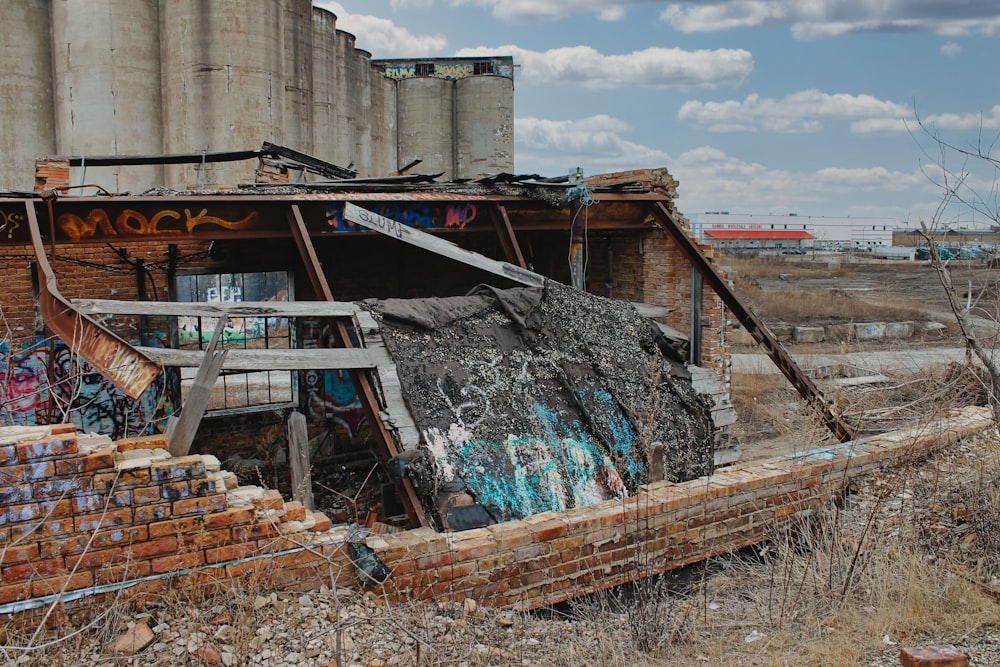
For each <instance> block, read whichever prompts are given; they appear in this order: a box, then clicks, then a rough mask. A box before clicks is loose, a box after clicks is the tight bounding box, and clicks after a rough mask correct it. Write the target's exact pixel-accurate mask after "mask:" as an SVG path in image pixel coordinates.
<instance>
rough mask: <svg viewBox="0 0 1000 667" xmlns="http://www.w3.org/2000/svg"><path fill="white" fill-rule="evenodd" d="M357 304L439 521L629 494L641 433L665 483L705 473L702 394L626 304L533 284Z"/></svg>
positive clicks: (642, 453)
mask: <svg viewBox="0 0 1000 667" xmlns="http://www.w3.org/2000/svg"><path fill="white" fill-rule="evenodd" d="M367 305H368V306H369V307H370V308H371V309H372V312H373V314H374V316H375V317H376V318H377V319H378V320H380V323H381V328H382V334H383V337H384V339H385V342H386V346H387V348H388V349H389V352H390V354H391V355H392V357H393V360H394V362H395V363H396V367H397V372H398V375H399V377H400V382H401V385H402V389H403V394H404V396H405V398H406V401H407V403H408V405H409V408H410V411H411V413H412V415H413V418H414V421H415V422H416V424H417V426H418V427H419V429H420V431H421V434H422V439H421V440H422V442H421V445H420V448H421V451H420V453H419V454H418V455H416V456H410V458H409V460H408V461H407V463H406V474H407V475H408V476H409V477H410V478H411V480H412V481H413V484H414V486H415V487H416V488H417V491H418V493H419V495H420V496H421V499H422V502H423V503H424V504H425V506H426V507H427V509H429V510H433V511H435V513H437V514H438V516H439V517H441V520H442V523H443V524H445V527H451V528H455V527H457V526H458V525H459V524H460V527H462V528H466V527H471V525H470V524H469V523H468V521H467V519H468V517H470V516H473V517H479V518H478V519H473V520H472V525H475V524H479V525H483V524H485V523H489V522H493V521H496V522H500V521H504V520H508V519H519V518H524V517H526V516H530V515H532V514H537V513H539V512H543V511H548V510H552V511H560V510H564V509H568V508H571V507H580V506H585V505H590V504H593V503H596V502H600V501H602V500H608V499H610V498H615V497H624V496H625V495H629V494H632V493H634V492H635V491H636V489H637V488H638V486H639V485H641V484H643V483H645V482H647V481H649V473H648V471H649V468H650V465H649V464H650V461H649V456H650V453H651V452H652V451H653V448H652V446H651V445H653V443H662V445H663V458H664V461H663V469H664V470H665V477H666V478H667V479H669V480H670V481H684V480H688V479H692V478H695V477H698V476H700V475H704V474H707V473H709V472H710V471H711V466H712V460H713V427H712V422H711V417H710V411H709V410H710V408H709V405H708V403H707V402H706V400H705V399H703V398H702V397H701V396H699V395H697V394H696V393H695V391H694V390H693V388H692V386H691V380H690V374H689V373H688V371H687V369H686V368H685V367H684V366H683V365H682V364H680V363H678V362H677V361H675V360H673V359H671V358H669V356H668V354H665V351H666V352H671V350H670V349H669V348H668V347H667V346H666V345H665V343H664V341H663V340H662V338H661V339H659V340H658V338H657V336H658V330H657V329H656V328H655V326H654V325H653V323H652V322H650V321H649V320H647V319H645V318H643V317H642V316H640V315H639V314H638V313H637V312H636V311H635V308H634V307H633V306H632V305H631V304H629V303H626V302H622V301H614V300H611V299H605V298H602V297H599V296H595V295H592V294H588V293H586V292H581V291H578V290H575V289H572V288H570V287H567V286H565V285H561V284H559V283H555V282H552V281H546V283H545V286H544V287H542V288H514V289H508V290H499V289H494V288H490V287H479V288H477V289H476V290H474V291H473V292H472V293H471V294H469V295H467V296H464V297H450V298H432V299H387V300H383V301H375V302H369V303H368V304H367ZM460 515H461V516H460ZM462 517H465V518H462Z"/></svg>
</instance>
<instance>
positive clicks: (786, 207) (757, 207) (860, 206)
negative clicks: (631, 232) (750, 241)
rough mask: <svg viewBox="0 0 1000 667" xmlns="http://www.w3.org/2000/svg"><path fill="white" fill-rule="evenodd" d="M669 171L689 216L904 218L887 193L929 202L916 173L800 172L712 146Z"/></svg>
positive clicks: (835, 169) (686, 157) (870, 169)
mask: <svg viewBox="0 0 1000 667" xmlns="http://www.w3.org/2000/svg"><path fill="white" fill-rule="evenodd" d="M667 168H668V169H669V170H670V173H671V175H673V176H674V178H676V179H677V180H678V181H679V182H680V187H679V190H678V192H679V195H680V198H679V199H678V207H679V208H680V210H681V211H682V212H683V213H685V214H686V215H692V214H696V213H700V212H703V211H718V210H731V211H743V212H748V213H788V212H799V213H803V214H806V215H848V214H850V215H890V216H891V215H896V216H902V215H903V214H904V213H905V211H904V210H902V209H901V208H899V209H895V210H892V209H887V207H886V206H885V197H884V196H883V194H884V193H886V192H895V193H903V194H904V195H905V193H907V192H911V191H912V192H913V193H914V194H913V196H914V200H916V199H917V198H918V197H926V194H925V193H924V192H923V191H924V190H925V189H926V188H927V186H928V184H927V179H926V177H925V176H924V175H923V174H922V173H920V171H919V170H918V169H914V171H912V172H900V171H893V170H890V169H886V168H884V167H859V168H841V167H825V168H820V169H817V170H813V171H801V172H797V171H790V170H786V169H776V168H773V167H769V166H767V165H765V164H762V163H759V162H745V161H743V160H740V159H739V158H736V157H733V156H731V155H727V154H726V153H724V152H723V151H721V150H719V149H717V148H714V147H710V146H703V147H700V148H696V149H693V150H690V151H687V152H685V153H683V154H681V155H679V156H678V157H677V159H676V160H675V161H674V162H672V163H668V164H667ZM890 211H892V212H890Z"/></svg>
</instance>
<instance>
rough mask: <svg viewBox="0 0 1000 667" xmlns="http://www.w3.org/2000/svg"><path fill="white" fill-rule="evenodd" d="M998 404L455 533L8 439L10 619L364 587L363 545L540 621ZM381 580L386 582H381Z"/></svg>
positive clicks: (756, 536)
mask: <svg viewBox="0 0 1000 667" xmlns="http://www.w3.org/2000/svg"><path fill="white" fill-rule="evenodd" d="M993 425H994V422H993V419H992V415H991V413H990V410H989V409H988V408H975V407H973V408H966V409H964V410H962V411H959V412H955V413H952V414H950V415H949V416H947V417H945V418H942V419H940V420H938V421H937V422H936V423H935V424H933V425H930V426H927V425H924V426H921V427H919V428H913V429H906V430H902V431H896V432H892V433H886V434H882V435H881V436H876V437H872V438H868V439H866V440H864V441H856V442H851V443H844V444H838V445H834V446H831V447H825V448H821V449H817V450H813V451H807V452H803V453H801V454H797V455H794V456H782V457H776V458H773V459H767V460H764V461H757V462H753V463H747V464H740V465H737V466H734V467H731V468H727V469H724V470H722V471H719V472H716V473H715V474H713V475H711V476H707V477H702V478H699V479H696V480H692V481H690V482H684V483H681V484H671V483H669V482H657V483H654V484H649V485H647V486H644V487H641V488H640V489H639V492H638V493H637V494H636V496H634V497H632V498H629V499H627V500H625V501H621V500H611V501H606V502H602V503H598V504H595V505H591V506H589V507H581V508H576V509H572V510H568V511H565V512H559V513H554V512H545V513H542V514H538V515H534V516H530V517H528V518H526V519H524V520H520V521H509V522H505V523H502V524H497V525H493V526H489V527H487V528H478V529H474V530H468V531H463V532H456V533H436V532H434V531H433V530H431V529H428V528H420V529H416V530H409V531H404V532H400V533H395V534H384V535H379V534H365V533H364V532H358V531H357V529H356V528H348V527H346V526H333V527H331V526H330V525H329V521H328V520H327V519H326V517H324V516H323V515H321V514H316V513H310V512H308V511H306V510H305V508H303V507H302V506H301V505H300V504H298V503H289V502H284V501H283V500H282V499H281V497H280V496H279V495H278V494H276V493H275V492H273V491H265V490H264V489H260V488H256V487H249V488H248V487H231V486H230V485H231V483H234V480H233V478H232V475H231V474H230V473H227V472H225V471H223V470H219V469H216V465H217V461H215V460H214V457H202V456H187V457H181V458H175V459H171V458H167V457H165V456H163V454H162V453H158V452H157V451H156V448H158V447H162V446H163V445H164V441H163V439H162V438H161V437H159V436H154V437H151V438H141V439H131V440H126V441H122V442H118V443H117V444H115V445H112V444H102V443H99V442H98V443H93V442H88V439H87V438H78V437H77V436H76V435H75V434H74V433H72V427H69V428H67V427H65V426H56V427H54V428H53V431H52V433H51V435H42V436H34V437H28V438H27V439H24V438H23V437H21V438H13V437H11V436H9V435H5V436H2V437H0V503H2V507H0V618H4V619H6V620H15V621H24V622H31V621H32V620H33V619H35V618H37V617H38V615H39V614H41V613H43V612H44V610H46V609H47V608H48V607H49V606H51V605H55V607H56V611H57V614H56V616H60V615H64V614H69V615H71V616H72V615H83V616H85V615H88V614H90V615H92V614H93V613H94V610H95V609H96V608H97V607H99V606H100V605H103V604H107V603H108V601H109V600H111V599H113V598H114V597H115V596H117V595H119V594H122V595H124V596H125V597H130V596H140V597H141V596H147V595H162V594H164V593H166V592H168V591H170V590H172V589H173V590H186V591H188V593H189V594H198V593H199V592H205V591H212V590H219V589H220V588H222V587H227V586H233V585H238V586H246V587H248V588H250V589H251V590H255V589H256V588H279V589H296V590H305V589H314V588H319V587H320V586H322V585H326V586H331V585H337V586H359V585H363V583H361V582H362V580H361V579H360V578H359V576H361V575H359V574H358V572H357V568H356V567H355V565H354V564H353V562H352V561H351V558H350V555H349V546H348V545H349V544H350V543H352V542H356V543H361V542H364V544H365V546H366V547H367V548H369V549H372V550H373V551H374V553H375V554H377V555H378V557H379V558H380V559H381V560H382V561H383V562H384V564H385V565H386V566H387V567H388V569H389V571H390V575H389V577H388V579H387V580H386V581H385V582H384V584H382V586H383V587H384V592H385V593H386V595H387V596H388V598H389V599H390V600H397V601H398V600H403V599H412V598H434V599H441V598H449V599H455V600H461V599H464V598H472V599H476V600H479V601H481V602H483V603H485V604H490V605H505V606H511V607H517V608H525V609H526V608H535V607H539V606H541V605H545V604H552V603H556V602H559V601H562V600H566V599H569V598H572V597H574V596H578V595H581V594H585V593H589V592H592V591H595V590H599V589H603V588H607V587H610V586H613V585H616V584H620V583H624V582H627V581H630V580H635V579H638V578H642V577H646V576H650V575H653V574H656V573H659V572H662V571H665V570H668V569H671V568H676V567H680V566H681V565H684V564H687V563H691V562H694V561H698V560H702V559H704V558H707V557H709V556H712V555H714V554H719V553H724V552H728V551H732V550H734V549H737V548H739V547H742V546H745V545H748V544H753V543H756V542H759V541H761V540H762V539H765V538H766V537H767V536H768V535H769V534H770V532H771V531H772V530H774V529H775V528H776V527H778V526H780V525H781V524H783V523H784V522H786V521H788V520H789V519H790V518H791V517H792V516H794V515H795V514H796V513H797V512H799V511H801V510H804V509H807V508H812V507H817V506H819V505H821V504H824V503H827V502H829V501H830V500H831V499H832V498H835V497H836V496H837V495H839V494H841V493H842V492H843V490H844V489H845V487H846V485H847V484H848V483H849V481H850V480H851V479H853V478H854V477H857V476H859V475H866V474H872V473H874V472H877V471H878V470H880V469H882V468H883V467H885V466H886V465H889V464H892V463H896V462H899V461H901V460H903V459H905V458H909V457H914V456H920V455H923V454H926V453H927V452H929V451H931V450H932V449H934V448H936V447H938V446H941V445H942V444H945V443H949V442H954V441H955V440H956V439H958V438H960V437H962V436H964V435H967V434H970V433H975V432H978V431H982V430H985V429H987V428H991V427H993ZM365 581H368V583H373V582H371V581H370V580H367V579H365Z"/></svg>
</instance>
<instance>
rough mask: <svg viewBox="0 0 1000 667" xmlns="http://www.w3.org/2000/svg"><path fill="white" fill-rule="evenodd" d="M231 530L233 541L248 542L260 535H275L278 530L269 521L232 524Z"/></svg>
mask: <svg viewBox="0 0 1000 667" xmlns="http://www.w3.org/2000/svg"><path fill="white" fill-rule="evenodd" d="M231 530H232V531H233V541H234V542H249V541H250V540H255V539H258V538H261V537H270V536H272V535H276V534H277V532H278V531H277V529H276V528H275V527H274V524H272V523H271V522H270V521H262V522H259V523H252V524H250V525H247V526H234V527H233V528H232V529H231Z"/></svg>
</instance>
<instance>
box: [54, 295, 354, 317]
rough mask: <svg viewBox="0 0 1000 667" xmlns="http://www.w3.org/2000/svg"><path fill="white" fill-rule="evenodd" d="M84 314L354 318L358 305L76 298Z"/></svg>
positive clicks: (316, 302) (76, 304) (299, 302)
mask: <svg viewBox="0 0 1000 667" xmlns="http://www.w3.org/2000/svg"><path fill="white" fill-rule="evenodd" d="M73 305H74V306H75V307H76V309H77V310H79V311H80V312H82V313H87V314H96V313H105V314H111V315H183V316H188V317H222V316H226V317H350V316H351V315H353V314H354V313H355V312H357V310H358V307H357V306H356V305H354V304H353V303H350V302H344V301H233V302H225V303H222V302H218V301H210V302H183V301H119V300H115V299H73Z"/></svg>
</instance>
